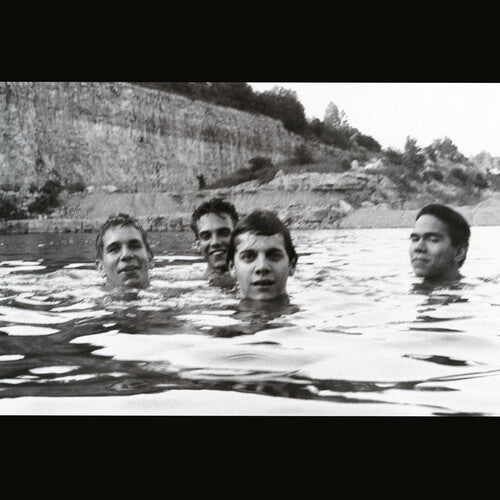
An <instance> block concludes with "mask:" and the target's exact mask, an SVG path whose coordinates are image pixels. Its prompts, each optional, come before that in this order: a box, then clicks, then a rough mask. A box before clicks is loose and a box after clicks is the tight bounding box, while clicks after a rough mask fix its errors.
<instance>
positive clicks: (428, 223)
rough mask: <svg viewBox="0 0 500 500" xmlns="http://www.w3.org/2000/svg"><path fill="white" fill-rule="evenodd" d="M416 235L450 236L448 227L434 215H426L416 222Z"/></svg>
mask: <svg viewBox="0 0 500 500" xmlns="http://www.w3.org/2000/svg"><path fill="white" fill-rule="evenodd" d="M413 232H415V233H441V234H443V235H445V236H449V233H448V226H447V225H446V224H445V223H444V222H443V221H442V220H440V219H438V218H437V217H435V216H434V215H430V214H425V215H422V216H421V217H419V219H418V220H417V221H416V222H415V228H414V230H413Z"/></svg>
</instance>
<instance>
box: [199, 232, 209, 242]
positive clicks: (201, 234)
mask: <svg viewBox="0 0 500 500" xmlns="http://www.w3.org/2000/svg"><path fill="white" fill-rule="evenodd" d="M209 239H210V233H206V232H203V233H200V240H209Z"/></svg>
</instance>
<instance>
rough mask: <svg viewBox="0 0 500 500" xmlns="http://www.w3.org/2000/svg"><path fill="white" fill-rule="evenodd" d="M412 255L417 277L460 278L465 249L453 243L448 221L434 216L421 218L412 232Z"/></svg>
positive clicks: (433, 278)
mask: <svg viewBox="0 0 500 500" xmlns="http://www.w3.org/2000/svg"><path fill="white" fill-rule="evenodd" d="M410 239H411V241H410V258H411V263H412V266H413V269H414V271H415V274H416V275H417V276H420V277H423V278H426V279H429V280H452V279H456V278H458V277H459V275H460V274H459V271H458V269H459V262H460V260H461V259H462V258H463V257H465V252H466V248H464V247H463V246H457V247H455V246H453V244H452V242H451V238H450V235H449V233H448V228H447V227H446V224H445V223H444V222H442V221H441V220H440V219H438V218H437V217H434V216H433V215H429V214H425V215H422V216H421V217H419V219H418V220H417V221H416V223H415V227H414V229H413V232H412V233H411V235H410Z"/></svg>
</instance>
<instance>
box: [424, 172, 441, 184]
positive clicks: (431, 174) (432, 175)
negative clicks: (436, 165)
mask: <svg viewBox="0 0 500 500" xmlns="http://www.w3.org/2000/svg"><path fill="white" fill-rule="evenodd" d="M423 177H424V179H425V180H426V181H430V180H431V179H434V180H436V181H439V182H443V179H444V175H443V173H442V172H440V171H439V170H426V171H425V172H424V173H423Z"/></svg>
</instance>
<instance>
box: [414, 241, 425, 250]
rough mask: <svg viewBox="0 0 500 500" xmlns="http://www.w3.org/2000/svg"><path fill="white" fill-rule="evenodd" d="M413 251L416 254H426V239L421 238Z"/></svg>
mask: <svg viewBox="0 0 500 500" xmlns="http://www.w3.org/2000/svg"><path fill="white" fill-rule="evenodd" d="M413 250H414V251H415V252H425V251H426V250H427V247H426V245H425V240H424V238H419V239H418V240H417V241H415V242H414V243H413Z"/></svg>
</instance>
